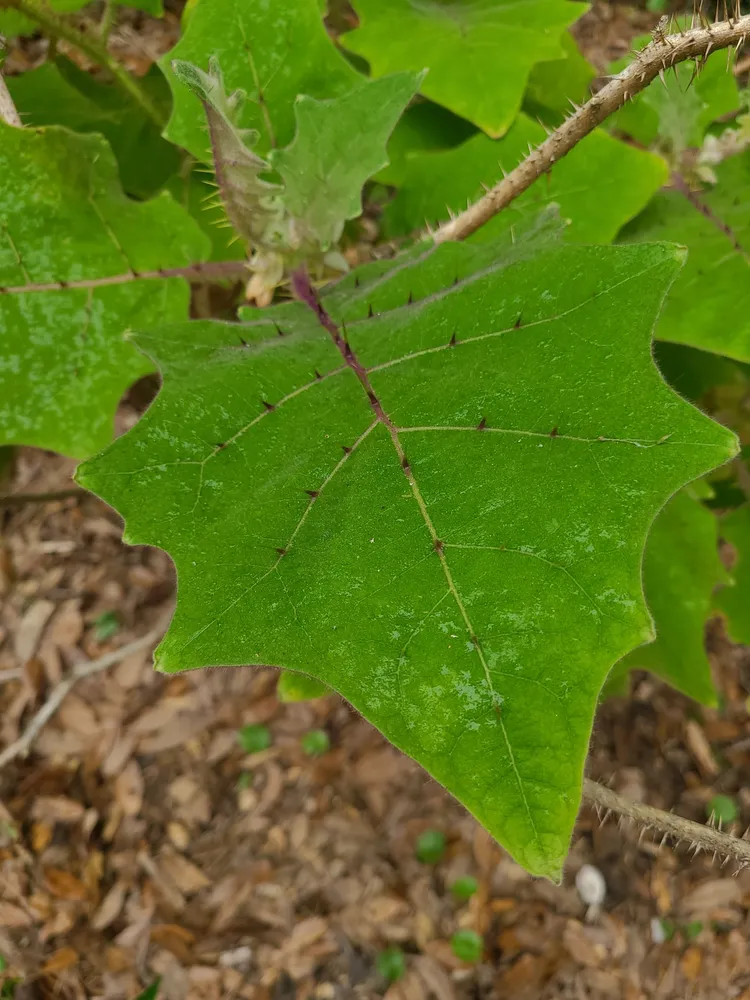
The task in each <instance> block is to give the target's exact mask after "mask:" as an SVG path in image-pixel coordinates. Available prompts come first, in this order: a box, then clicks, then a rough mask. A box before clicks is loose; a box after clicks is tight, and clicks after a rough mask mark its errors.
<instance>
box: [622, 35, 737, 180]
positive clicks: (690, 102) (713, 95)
mask: <svg viewBox="0 0 750 1000" xmlns="http://www.w3.org/2000/svg"><path fill="white" fill-rule="evenodd" d="M650 41H651V36H650V35H646V36H644V37H643V38H641V39H639V41H638V42H637V43H636V45H635V49H636V50H640V49H641V48H643V47H644V46H645V45H647V44H648V43H649V42H650ZM628 62H629V60H621V61H619V62H617V63H615V64H614V65H613V66H612V67H611V72H613V73H617V72H619V71H620V70H621V69H624V68H625V66H626V65H627V63H628ZM739 106H740V96H739V90H738V88H737V83H736V81H735V78H734V75H733V74H732V73H731V72H727V58H726V54H725V53H723V52H717V53H714V55H713V56H712V57H711V58H709V59H708V60H707V61H706V63H705V66H704V67H703V69H702V70H701V72H700V73H698V74H697V75H696V73H695V63H694V62H692V61H690V60H689V61H687V62H683V63H679V64H678V65H677V66H675V67H674V68H673V69H672V70H670V72H669V73H666V74H665V75H664V82H663V83H661V82H656V83H654V85H653V86H651V87H647V88H646V89H645V90H643V91H641V93H640V94H636V96H635V97H634V98H633V99H632V100H631V101H629V102H628V103H627V104H626V105H625V106H624V107H623V108H622V109H621V110H620V111H618V112H617V114H616V115H613V116H612V117H611V118H610V119H609V122H608V126H609V127H611V128H614V129H617V130H618V131H620V132H624V133H625V134H626V135H629V136H631V137H632V138H633V139H635V140H636V141H637V142H639V143H641V144H642V145H644V146H653V145H657V146H658V147H659V148H660V149H662V150H663V151H664V152H665V153H668V154H669V156H670V158H671V159H672V161H673V162H675V163H676V164H677V163H679V161H680V157H681V156H682V154H683V153H684V151H685V150H686V149H688V148H690V147H699V146H700V145H701V143H702V142H703V137H704V136H705V134H706V131H707V129H708V127H709V125H710V124H711V123H712V122H714V121H716V119H717V118H721V117H722V115H726V114H730V113H731V112H732V111H737V109H738V108H739Z"/></svg>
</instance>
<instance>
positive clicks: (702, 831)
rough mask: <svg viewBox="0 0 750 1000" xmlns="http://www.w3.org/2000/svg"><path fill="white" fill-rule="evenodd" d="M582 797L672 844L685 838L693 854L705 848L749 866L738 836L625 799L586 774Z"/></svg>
mask: <svg viewBox="0 0 750 1000" xmlns="http://www.w3.org/2000/svg"><path fill="white" fill-rule="evenodd" d="M583 797H584V799H585V800H586V801H588V802H590V803H591V804H592V805H593V806H596V807H597V809H604V810H605V811H606V812H608V813H610V812H612V813H616V814H617V815H618V816H622V817H624V818H625V819H629V820H632V821H633V822H635V823H637V824H638V826H640V827H641V828H642V829H643V830H654V832H655V833H657V834H661V835H662V837H663V838H667V837H669V838H671V839H672V840H674V841H675V845H677V844H679V843H680V842H687V843H688V844H690V845H691V847H692V848H693V850H694V851H695V853H696V854H698V853H700V851H706V852H707V853H708V854H712V855H714V857H716V856H720V857H722V858H723V859H724V860H725V861H727V860H732V861H735V862H736V863H737V864H738V865H740V866H741V867H742V868H745V867H746V866H750V843H748V841H746V840H740V838H739V837H732V836H730V835H729V834H727V833H722V832H721V830H717V829H715V828H714V827H711V826H704V825H703V824H702V823H694V822H693V821H692V820H691V819H684V818H683V817H682V816H675V815H674V813H668V812H665V811H664V810H663V809H655V808H654V807H653V806H645V805H643V804H642V803H641V802H633V801H632V799H626V798H625V797H624V796H622V795H618V794H617V792H613V791H612V789H611V788H606V787H605V786H604V785H600V784H598V783H597V782H596V781H591V780H590V779H589V778H586V779H584V782H583Z"/></svg>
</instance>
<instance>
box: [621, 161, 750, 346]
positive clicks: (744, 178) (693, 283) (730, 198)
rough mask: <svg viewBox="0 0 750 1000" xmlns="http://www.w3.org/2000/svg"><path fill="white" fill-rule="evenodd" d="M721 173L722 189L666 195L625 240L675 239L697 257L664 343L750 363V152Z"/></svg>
mask: <svg viewBox="0 0 750 1000" xmlns="http://www.w3.org/2000/svg"><path fill="white" fill-rule="evenodd" d="M715 172H716V176H717V179H718V183H717V184H716V185H715V186H714V187H709V186H706V187H705V189H704V190H703V191H702V192H697V193H693V194H691V195H690V196H689V197H688V196H687V195H686V194H685V193H684V192H683V191H682V190H680V189H673V190H669V191H664V192H662V193H661V194H658V195H657V196H656V197H655V198H654V199H653V200H652V201H651V203H650V204H649V205H648V207H647V208H646V210H645V211H644V212H642V213H641V214H640V215H639V216H638V218H636V219H634V220H633V222H631V223H630V224H629V225H628V226H626V227H625V229H624V230H623V231H622V233H621V234H620V238H621V239H622V240H623V241H626V242H631V241H634V242H638V241H641V240H673V241H674V242H675V243H682V244H684V245H685V246H686V247H687V248H688V250H689V254H688V260H687V266H686V267H685V268H684V270H683V271H682V273H681V274H680V276H679V278H678V279H677V281H676V283H675V285H674V288H673V289H672V291H671V293H670V295H669V298H668V300H667V304H666V307H665V309H664V312H663V313H662V316H661V318H660V320H659V325H658V327H657V330H656V335H657V337H659V338H660V339H661V340H670V341H672V342H674V343H677V344H688V345H689V346H691V347H697V348H700V349H701V350H704V351H714V352H715V353H716V354H724V355H726V356H727V357H730V358H735V359H737V360H738V361H750V151H747V152H745V153H743V154H742V155H740V156H735V157H732V158H731V159H728V160H725V161H724V162H723V163H721V164H719V166H717V167H716V168H715Z"/></svg>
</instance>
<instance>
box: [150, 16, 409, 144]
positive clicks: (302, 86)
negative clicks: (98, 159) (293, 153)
mask: <svg viewBox="0 0 750 1000" xmlns="http://www.w3.org/2000/svg"><path fill="white" fill-rule="evenodd" d="M211 57H215V58H216V59H217V61H218V63H219V65H220V66H221V70H222V73H223V76H224V81H225V84H226V88H227V92H228V93H231V92H232V91H233V90H235V89H241V90H244V91H245V92H246V93H247V95H248V98H249V100H248V101H246V102H245V105H244V107H243V110H242V118H241V120H240V122H239V125H240V126H241V127H244V128H253V129H256V130H257V131H258V132H259V141H258V145H257V147H256V150H255V151H256V152H257V153H258V155H259V156H264V155H265V154H266V153H267V152H268V151H269V149H271V148H272V147H274V146H284V145H286V144H287V143H288V142H290V141H291V139H292V137H293V134H294V101H295V99H296V98H297V96H298V95H299V94H307V95H308V96H310V97H317V98H328V97H337V96H339V95H340V94H344V93H346V92H347V91H348V90H350V89H351V88H352V87H353V86H357V84H358V83H361V82H362V79H363V78H362V76H361V74H359V73H357V72H356V70H354V69H352V67H351V66H350V65H349V63H348V62H347V61H346V59H345V58H344V57H343V56H342V55H341V54H340V53H339V52H338V51H337V49H336V47H335V46H334V44H333V42H332V41H331V39H330V38H329V36H328V34H327V32H326V30H325V27H324V25H323V21H322V20H321V13H320V5H319V4H318V3H317V0H273V2H269V0H198V3H197V4H196V5H195V7H194V8H193V9H192V10H191V13H190V18H189V20H188V23H187V27H186V29H185V33H184V34H183V36H182V38H181V39H180V41H179V42H178V43H177V45H176V46H175V47H174V48H173V49H172V50H171V52H168V53H167V54H166V55H165V56H163V57H162V59H161V60H160V66H161V67H162V69H163V71H164V74H165V76H166V77H167V79H168V80H169V82H170V85H171V86H172V89H173V93H174V107H173V110H172V117H171V118H170V120H169V123H168V125H167V128H166V131H165V133H164V134H165V135H166V137H167V139H169V140H170V141H171V142H174V143H176V144H177V145H178V146H183V147H184V148H185V149H188V150H189V151H190V152H191V153H192V154H193V156H195V157H196V158H197V159H199V160H203V161H206V162H208V161H209V160H210V158H211V157H210V150H209V148H208V137H207V135H206V130H205V117H204V114H203V109H202V107H201V104H200V101H199V99H198V98H197V97H196V95H195V94H193V93H191V92H190V91H189V90H188V89H187V88H186V87H184V86H183V85H182V84H181V83H179V82H178V81H177V80H176V79H175V77H174V74H173V73H172V70H171V68H170V66H171V63H172V60H173V59H180V60H184V61H185V62H188V63H192V64H193V65H195V66H197V67H199V68H200V69H203V70H205V69H207V68H208V60H209V58H211ZM420 68H421V67H420Z"/></svg>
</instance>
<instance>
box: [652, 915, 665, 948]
mask: <svg viewBox="0 0 750 1000" xmlns="http://www.w3.org/2000/svg"><path fill="white" fill-rule="evenodd" d="M651 940H652V941H653V942H654V944H664V942H665V941H666V940H667V935H666V932H665V930H664V924H663V923H662V922H661V920H659V918H658V917H652V918H651Z"/></svg>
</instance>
